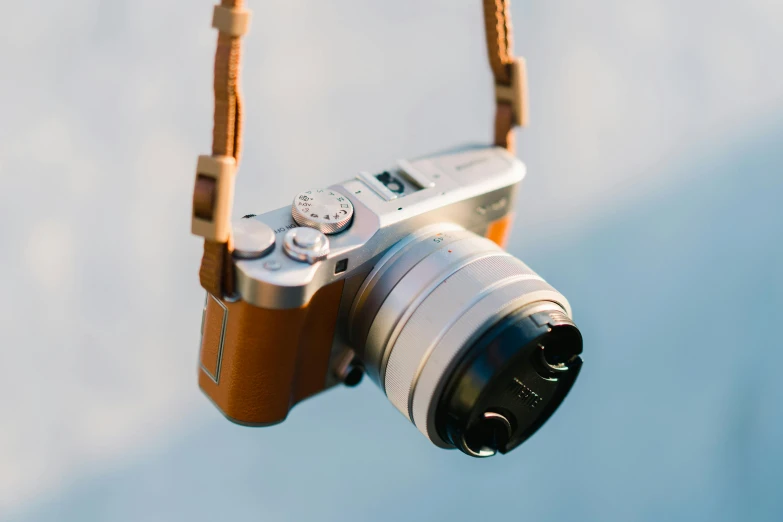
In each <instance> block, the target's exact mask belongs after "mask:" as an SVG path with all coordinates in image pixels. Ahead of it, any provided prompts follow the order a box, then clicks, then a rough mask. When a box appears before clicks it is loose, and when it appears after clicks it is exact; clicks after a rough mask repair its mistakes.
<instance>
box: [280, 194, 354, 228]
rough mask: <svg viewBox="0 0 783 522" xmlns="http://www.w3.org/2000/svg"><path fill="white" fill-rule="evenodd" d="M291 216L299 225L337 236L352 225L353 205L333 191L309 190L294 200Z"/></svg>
mask: <svg viewBox="0 0 783 522" xmlns="http://www.w3.org/2000/svg"><path fill="white" fill-rule="evenodd" d="M291 215H292V216H293V218H294V221H296V224H297V225H301V226H303V227H312V228H315V229H318V230H320V231H321V232H323V233H324V234H336V233H338V232H342V231H343V230H345V229H346V227H348V225H349V224H350V223H351V219H352V218H353V204H351V201H350V200H349V199H348V198H347V197H345V196H343V195H342V194H340V193H339V192H335V191H334V190H331V189H313V190H307V191H305V192H300V193H299V194H297V195H296V198H294V204H293V205H292V206H291Z"/></svg>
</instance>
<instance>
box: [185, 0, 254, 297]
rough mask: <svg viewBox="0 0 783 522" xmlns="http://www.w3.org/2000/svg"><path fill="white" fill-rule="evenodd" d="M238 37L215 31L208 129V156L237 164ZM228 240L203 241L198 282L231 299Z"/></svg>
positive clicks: (207, 199) (199, 201) (204, 198)
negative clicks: (228, 158) (211, 111)
mask: <svg viewBox="0 0 783 522" xmlns="http://www.w3.org/2000/svg"><path fill="white" fill-rule="evenodd" d="M243 4H244V0H221V2H220V5H221V6H223V7H227V8H238V7H242V6H243ZM241 40H242V39H241V36H232V35H231V34H229V33H226V32H222V31H220V32H218V40H217V50H216V51H215V78H214V91H215V120H214V122H215V123H214V127H213V128H212V154H213V155H214V156H233V157H234V158H235V159H236V161H237V165H239V160H240V153H241V149H242V117H243V115H242V94H241V92H240V87H239V73H240V61H241V57H242V41H241ZM214 190H215V184H214V183H213V184H211V185H202V186H199V185H198V182H197V185H196V188H195V191H194V195H193V207H194V208H200V207H204V206H205V205H206V206H209V205H211V201H214V192H213V191H214ZM230 246H231V245H230V241H229V242H228V243H220V242H217V241H211V240H205V241H204V256H203V257H202V259H201V269H200V270H199V279H200V280H201V286H203V287H204V289H205V290H206V291H207V292H209V293H211V294H213V295H215V296H219V297H223V296H231V295H233V294H234V292H235V288H234V287H235V284H234V266H233V263H232V260H231V248H230Z"/></svg>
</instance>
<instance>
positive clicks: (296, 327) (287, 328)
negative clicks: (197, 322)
mask: <svg viewBox="0 0 783 522" xmlns="http://www.w3.org/2000/svg"><path fill="white" fill-rule="evenodd" d="M343 285H344V281H337V282H335V283H332V284H330V285H328V286H325V287H323V288H321V289H320V290H319V291H318V292H316V294H315V295H314V296H313V298H312V299H311V300H310V302H309V303H308V304H307V305H306V306H304V307H302V308H296V309H290V310H272V309H265V308H258V307H256V306H253V305H251V304H248V303H246V302H244V301H241V300H240V301H236V302H227V301H223V300H221V299H218V298H216V297H214V296H213V295H211V294H209V295H208V296H207V305H206V307H205V310H204V320H203V321H204V322H203V326H202V339H201V356H200V359H201V365H200V368H199V378H198V380H199V386H200V387H201V389H202V390H203V391H204V393H205V394H206V395H207V396H208V397H209V398H210V399H211V400H212V402H213V403H214V404H215V406H217V407H218V408H219V409H220V410H221V411H222V412H223V414H224V415H225V416H226V417H227V418H228V419H229V420H231V421H233V422H236V423H238V424H244V425H251V426H264V425H269V424H276V423H278V422H281V421H283V420H284V419H285V418H286V416H287V415H288V412H289V410H290V409H291V408H292V407H293V406H294V405H295V404H296V403H297V402H299V401H301V400H303V399H305V398H307V397H310V396H311V395H314V394H316V393H318V392H320V391H322V390H323V389H324V388H325V386H326V376H327V371H328V367H329V356H330V353H331V349H332V337H333V336H334V330H335V327H336V322H337V313H338V310H339V306H340V298H341V296H342V291H343Z"/></svg>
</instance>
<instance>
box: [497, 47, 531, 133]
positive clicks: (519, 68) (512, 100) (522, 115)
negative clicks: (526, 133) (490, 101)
mask: <svg viewBox="0 0 783 522" xmlns="http://www.w3.org/2000/svg"><path fill="white" fill-rule="evenodd" d="M509 69H510V71H511V85H502V84H497V83H496V84H495V101H496V102H497V103H507V104H509V105H511V112H512V113H513V115H514V120H513V124H514V125H517V126H519V127H526V126H527V123H528V105H527V103H528V96H527V67H526V65H525V59H524V58H522V57H516V58H514V61H513V62H512V63H511V64H509Z"/></svg>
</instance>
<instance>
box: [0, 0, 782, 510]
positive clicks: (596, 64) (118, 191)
mask: <svg viewBox="0 0 783 522" xmlns="http://www.w3.org/2000/svg"><path fill="white" fill-rule="evenodd" d="M326 4H329V5H326ZM476 4H477V3H476V2H468V1H464V2H445V0H444V1H436V0H433V1H432V2H412V1H411V2H407V3H404V2H401V3H394V4H389V3H369V2H348V1H340V2H336V3H323V2H286V3H284V4H283V3H279V4H278V3H269V2H266V3H262V4H260V5H258V6H257V7H256V6H253V7H256V9H255V12H256V19H255V22H254V29H253V32H252V33H251V36H250V37H248V39H247V53H246V59H247V62H246V67H245V79H244V88H245V92H246V95H247V103H248V115H249V118H248V125H247V135H246V153H245V158H244V160H243V165H242V170H241V173H240V177H239V185H238V192H237V198H236V203H235V213H236V214H237V215H242V214H245V213H248V212H252V211H258V210H261V209H265V208H270V207H275V206H280V205H283V204H286V203H287V201H288V199H289V197H290V194H294V193H296V191H298V190H301V189H303V188H304V187H307V186H309V185H314V184H315V185H317V184H321V183H323V182H324V181H325V180H329V179H331V180H336V179H342V178H345V177H347V176H350V175H351V174H352V173H353V172H355V171H357V170H359V169H367V168H369V169H373V168H376V167H381V166H384V165H385V164H386V163H387V162H389V161H390V160H393V159H395V158H397V157H400V156H411V157H412V156H417V155H420V154H424V153H427V152H430V151H436V150H440V149H443V148H446V147H449V146H452V145H454V144H457V143H464V142H471V141H484V140H486V139H487V137H488V135H489V123H490V114H491V104H492V101H491V83H490V79H489V72H488V68H487V66H486V63H485V60H486V58H485V56H484V53H485V51H484V48H483V41H482V34H481V30H482V28H481V24H480V23H479V19H478V16H479V10H478V8H477V6H476ZM550 4H551V5H550ZM6 7H7V8H8V9H10V11H9V12H10V13H13V17H14V19H17V20H31V19H36V20H41V24H40V25H36V26H35V27H34V28H30V27H29V25H25V24H21V23H19V24H10V25H9V26H8V27H7V30H6V31H4V32H3V33H2V34H0V41H1V42H2V43H3V45H2V46H0V57H2V60H3V61H4V63H6V64H7V68H8V70H14V71H17V73H18V75H19V78H20V81H16V82H2V83H0V94H2V95H3V97H4V99H6V100H12V101H13V103H6V104H3V105H2V106H0V111H1V112H0V132H1V133H2V134H1V135H2V136H3V140H0V172H2V174H3V180H4V182H5V190H4V191H2V192H0V216H2V218H3V219H4V222H5V223H8V224H9V226H6V227H3V228H2V230H0V240H2V243H3V244H4V245H7V246H6V248H4V249H2V250H0V268H2V270H0V283H2V285H3V288H4V289H5V291H6V295H8V296H9V298H8V299H6V300H3V301H2V302H1V303H0V330H1V331H2V332H3V334H4V338H5V339H4V343H2V346H0V355H2V356H3V358H4V361H5V362H6V364H7V367H8V368H12V369H13V371H9V372H6V375H5V378H4V390H7V392H6V393H3V394H0V411H2V412H3V419H4V420H3V424H2V429H1V430H0V463H2V465H0V519H14V520H15V519H19V520H80V521H81V520H105V519H112V520H156V519H160V520H172V519H184V518H185V517H186V516H189V518H191V519H194V520H200V519H204V520H206V519H207V518H214V517H215V516H217V515H218V513H223V511H222V510H221V509H227V510H229V511H226V512H225V513H226V514H227V515H250V516H256V517H258V518H262V519H263V520H303V519H304V520H307V519H311V518H315V516H316V515H317V516H318V518H319V520H332V519H335V520H336V519H338V518H339V519H341V520H346V519H347V520H353V519H356V520H363V519H367V518H370V519H375V520H387V519H388V520H392V519H394V520H396V519H399V518H400V517H401V516H404V515H405V516H407V515H408V514H411V513H420V514H421V515H422V517H423V516H428V517H429V518H433V519H436V520H437V519H446V518H450V519H452V520H463V519H464V520H467V519H475V518H476V517H477V516H479V515H481V514H483V513H487V512H492V513H497V514H503V515H506V516H515V517H518V516H519V515H520V514H523V515H528V516H530V517H531V518H532V519H537V520H548V519H552V520H555V519H561V518H565V517H568V518H576V517H580V518H585V519H600V520H613V519H616V520H660V519H662V518H666V519H680V520H690V519H693V518H699V519H702V518H707V517H710V518H712V519H715V520H723V519H725V520H735V519H737V518H739V517H741V516H745V515H748V514H753V515H755V516H754V517H752V518H755V519H758V520H765V519H766V520H776V519H780V518H781V516H783V507H781V503H780V502H781V501H780V500H779V496H776V495H775V492H774V491H772V490H771V489H770V488H772V487H773V486H774V485H775V484H780V483H781V482H783V477H781V475H780V471H779V470H781V469H783V453H781V450H780V448H779V447H778V444H777V442H778V441H780V440H782V439H783V429H782V428H781V420H780V419H781V418H783V415H781V413H783V412H781V406H780V403H779V400H777V399H778V398H779V397H780V396H781V390H780V385H779V384H777V383H776V375H775V370H776V368H777V367H779V366H780V362H781V355H780V353H779V350H777V349H776V348H777V347H778V346H779V344H780V343H779V341H778V339H777V336H776V335H775V331H774V330H773V329H772V326H773V325H776V324H779V323H780V321H779V319H778V318H777V314H778V313H779V312H780V311H781V310H783V306H781V305H782V304H783V298H782V297H781V292H783V281H782V280H781V276H780V275H779V273H778V272H777V271H776V268H777V267H778V266H779V265H780V264H781V261H783V253H782V252H781V248H782V247H781V232H780V231H781V225H782V224H783V223H781V220H782V219H783V218H782V216H783V211H782V210H780V207H781V206H780V203H779V202H780V201H781V196H783V194H781V192H782V191H783V189H782V188H781V183H782V182H781V181H780V180H781V179H783V176H781V167H780V165H781V164H783V163H781V159H783V158H781V149H782V148H783V147H781V146H780V144H781V142H783V123H781V122H783V70H781V68H776V67H772V66H771V65H772V64H774V63H777V62H778V61H779V60H777V56H776V54H775V50H776V49H780V48H782V47H783V36H781V33H780V31H779V27H780V26H781V23H783V8H781V6H780V4H779V2H774V1H764V0H753V1H750V2H745V3H743V4H742V5H741V6H739V5H735V4H734V3H730V2H706V1H694V2H689V3H687V4H682V3H681V2H675V1H674V0H671V1H662V2H655V3H650V2H642V1H641V0H629V1H627V2H622V3H620V2H610V1H608V0H605V1H597V2H592V3H590V5H589V7H587V5H586V4H583V3H580V2H576V1H575V0H573V1H568V2H564V3H557V5H554V4H553V3H551V2H550V3H540V2H539V3H532V2H516V3H515V4H514V9H513V15H514V19H515V27H516V28H517V38H516V49H517V52H518V53H519V54H523V55H525V56H526V57H527V59H528V64H529V67H530V72H531V96H532V109H533V112H532V116H533V119H532V126H531V127H530V128H529V129H527V130H525V131H523V132H521V133H520V135H519V136H518V139H519V141H520V156H521V157H522V159H523V160H524V161H525V162H526V163H527V165H528V170H529V174H528V177H527V179H526V180H525V185H524V190H523V193H522V197H521V201H520V207H519V211H518V215H517V222H516V228H515V230H514V233H513V236H512V243H511V247H510V250H511V251H512V252H513V253H514V254H516V255H518V256H519V257H521V258H522V259H524V260H525V261H526V262H527V263H528V264H530V265H531V266H532V267H533V268H534V269H536V270H537V271H539V272H540V273H541V274H542V275H543V276H544V277H546V278H547V279H548V280H549V281H550V282H551V283H552V284H554V285H555V286H556V287H557V288H558V289H559V290H561V291H562V292H564V293H565V295H567V296H568V298H569V300H570V301H571V303H572V306H573V307H574V310H575V318H576V320H577V322H578V323H579V325H580V327H581V328H582V330H583V332H584V334H585V337H586V339H588V344H587V345H586V354H585V359H586V363H585V369H584V373H583V375H582V376H581V377H580V381H579V382H578V384H577V388H576V389H575V390H574V394H573V395H572V396H571V397H569V399H568V401H567V402H566V404H565V405H564V406H563V409H562V411H561V412H559V413H558V415H556V416H555V417H554V418H553V419H552V420H551V422H550V423H549V424H547V426H545V428H544V429H543V430H542V431H541V432H540V433H539V434H537V435H536V436H535V438H534V439H533V440H531V441H529V442H528V443H526V444H525V446H524V447H522V448H520V449H518V450H516V451H515V452H514V453H512V454H511V455H509V456H507V457H505V458H498V459H490V460H488V461H483V462H478V461H474V460H470V459H467V458H463V457H462V456H461V455H459V454H456V453H454V452H446V451H438V450H437V449H435V448H433V447H430V446H429V445H428V443H427V442H426V440H424V439H423V438H422V437H421V435H420V434H418V433H417V431H416V430H415V429H414V428H412V427H411V426H409V425H408V424H406V422H405V421H404V419H403V418H402V417H400V415H399V414H398V413H397V412H396V411H395V410H394V408H392V407H391V406H390V405H389V404H387V403H386V401H385V399H384V398H383V397H382V394H381V393H380V392H379V391H378V390H376V389H374V388H373V387H372V386H371V385H370V384H369V383H367V384H365V385H363V386H362V387H361V388H360V389H359V390H338V391H334V392H331V393H329V394H327V395H324V396H322V397H318V398H315V399H313V400H311V401H308V402H306V403H304V404H302V405H300V406H298V407H297V408H296V409H295V410H294V412H293V413H292V415H291V418H290V419H289V420H288V421H286V423H285V424H283V425H282V426H279V427H276V428H274V429H269V430H250V429H241V428H238V427H235V426H232V425H230V424H229V423H227V422H225V421H224V420H223V419H222V418H220V417H219V415H218V414H217V412H216V411H215V410H214V409H213V408H212V406H211V405H209V404H208V403H207V401H206V400H204V399H203V397H202V396H201V395H200V393H199V392H198V390H197V386H196V383H195V359H196V347H197V343H198V325H199V322H200V307H201V304H202V303H203V296H202V292H201V291H200V289H199V287H198V284H197V278H196V273H197V265H198V259H199V250H200V247H199V244H198V241H197V240H196V239H195V238H192V237H190V236H189V235H188V228H189V223H188V220H189V217H188V216H189V205H190V191H191V189H192V170H193V166H194V165H195V157H196V156H197V155H198V154H201V153H204V152H205V151H207V150H208V147H209V142H208V139H209V129H210V125H211V122H210V103H211V101H210V97H209V96H210V91H209V89H210V82H211V80H210V76H209V75H210V60H211V54H212V52H213V48H214V34H213V33H212V31H210V30H209V28H208V25H209V24H208V20H209V11H210V6H209V4H208V3H205V4H202V5H201V6H200V7H199V8H196V7H194V6H193V4H192V2H184V0H182V1H178V2H170V3H167V4H165V5H161V4H160V3H159V2H151V1H135V2H131V1H118V2H112V3H106V2H103V3H102V2H97V0H75V1H74V2H70V3H69V4H68V6H67V9H66V7H65V5H63V6H59V5H52V6H49V8H48V12H47V16H38V15H39V13H38V12H37V10H39V9H41V6H38V5H36V4H22V5H18V4H12V5H9V6H6ZM153 15H155V16H153ZM172 20H176V21H177V23H176V24H174V25H172V22H171V21H172ZM99 21H100V22H101V23H98V22H99ZM291 27H296V28H297V30H296V31H292V30H291ZM20 42H24V45H21V43H20ZM208 477H209V478H210V480H207V478H208ZM414 509H415V510H417V511H413V510H414ZM218 510H221V511H218ZM748 510H750V511H748Z"/></svg>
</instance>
